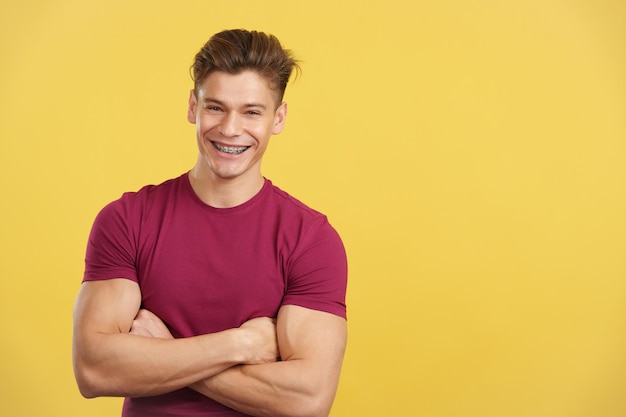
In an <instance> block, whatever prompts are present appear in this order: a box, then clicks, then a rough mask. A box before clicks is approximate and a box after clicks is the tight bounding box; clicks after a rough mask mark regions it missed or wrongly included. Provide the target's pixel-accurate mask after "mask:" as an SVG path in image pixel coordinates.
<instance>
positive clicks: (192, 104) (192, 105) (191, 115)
mask: <svg viewBox="0 0 626 417" xmlns="http://www.w3.org/2000/svg"><path fill="white" fill-rule="evenodd" d="M197 110H198V99H197V98H196V92H195V91H194V90H191V91H190V92H189V108H188V109H187V121H188V122H189V123H191V124H196V111H197Z"/></svg>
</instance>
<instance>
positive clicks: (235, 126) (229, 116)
mask: <svg viewBox="0 0 626 417" xmlns="http://www.w3.org/2000/svg"><path fill="white" fill-rule="evenodd" d="M242 127H243V123H242V120H241V118H240V116H239V115H238V114H237V113H236V112H229V113H226V115H224V118H223V119H222V123H221V124H220V133H221V134H222V135H223V136H226V137H234V136H239V135H240V134H241V130H242Z"/></svg>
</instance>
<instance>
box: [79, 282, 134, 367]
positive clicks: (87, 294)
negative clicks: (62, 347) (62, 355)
mask: <svg viewBox="0 0 626 417" xmlns="http://www.w3.org/2000/svg"><path fill="white" fill-rule="evenodd" d="M140 303H141V292H140V291H139V286H138V285H137V284H136V283H135V282H133V281H130V280H128V279H122V278H120V279H110V280H104V281H90V282H84V283H83V284H82V286H81V288H80V291H79V293H78V296H77V298H76V303H75V305H74V335H73V342H72V345H73V346H72V347H73V352H74V355H73V356H74V366H75V368H76V370H80V367H81V366H82V365H83V364H85V363H89V362H90V360H91V359H93V360H96V359H95V357H94V353H95V352H96V350H97V349H98V346H99V344H100V339H99V336H101V335H103V334H114V333H126V332H128V331H129V330H130V328H131V326H132V323H133V319H134V318H135V316H136V314H137V311H138V310H139V306H140Z"/></svg>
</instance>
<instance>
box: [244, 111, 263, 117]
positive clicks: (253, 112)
mask: <svg viewBox="0 0 626 417" xmlns="http://www.w3.org/2000/svg"><path fill="white" fill-rule="evenodd" d="M246 114H249V115H250V116H260V115H261V112H260V111H258V110H248V111H247V112H246Z"/></svg>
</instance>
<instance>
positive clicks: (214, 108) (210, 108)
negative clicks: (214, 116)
mask: <svg viewBox="0 0 626 417" xmlns="http://www.w3.org/2000/svg"><path fill="white" fill-rule="evenodd" d="M206 109H207V110H209V111H215V112H221V111H222V108H221V107H219V106H206Z"/></svg>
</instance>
